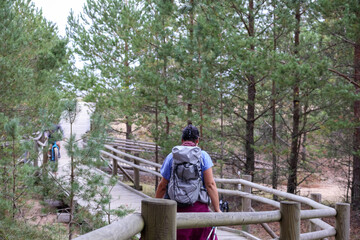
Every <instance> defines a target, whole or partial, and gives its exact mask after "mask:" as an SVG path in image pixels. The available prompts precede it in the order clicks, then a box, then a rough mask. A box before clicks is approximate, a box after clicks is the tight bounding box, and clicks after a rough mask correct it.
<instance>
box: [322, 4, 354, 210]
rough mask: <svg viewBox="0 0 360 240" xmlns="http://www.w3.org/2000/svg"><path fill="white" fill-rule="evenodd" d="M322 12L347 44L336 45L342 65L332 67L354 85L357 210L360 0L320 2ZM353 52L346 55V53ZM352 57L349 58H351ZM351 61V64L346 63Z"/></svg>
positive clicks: (330, 28) (329, 27)
mask: <svg viewBox="0 0 360 240" xmlns="http://www.w3.org/2000/svg"><path fill="white" fill-rule="evenodd" d="M319 5H320V7H321V8H320V11H321V12H322V14H323V16H324V18H325V21H324V25H325V27H326V29H325V30H324V32H325V33H327V34H328V35H329V36H331V37H334V38H335V39H336V40H337V41H336V42H337V43H339V44H341V45H342V46H343V47H342V48H339V47H336V48H335V51H333V52H332V54H335V55H333V56H334V63H335V62H336V59H337V58H338V57H341V60H342V61H339V62H340V64H338V65H337V66H338V67H335V65H334V67H332V68H330V71H331V72H333V73H334V74H335V75H337V76H339V77H341V78H343V80H345V81H348V82H349V83H350V84H351V85H353V87H354V95H355V97H354V98H353V102H352V103H353V106H352V112H353V116H352V123H351V125H350V126H352V127H354V130H353V131H354V132H353V179H352V192H351V203H352V207H353V208H354V209H360V154H359V151H360V147H359V146H360V128H359V127H358V126H359V124H360V122H359V118H360V101H359V91H360V90H359V89H360V24H359V22H360V3H359V2H358V1H353V0H349V1H327V0H322V1H320V2H319ZM345 52H347V53H349V54H348V55H345V54H343V53H345ZM349 56H350V57H351V59H349V58H348V57H349ZM347 62H348V64H346V63H347Z"/></svg>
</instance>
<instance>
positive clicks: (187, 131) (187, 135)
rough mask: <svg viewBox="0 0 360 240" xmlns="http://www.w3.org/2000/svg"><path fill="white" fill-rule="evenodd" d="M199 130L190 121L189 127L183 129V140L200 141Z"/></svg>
mask: <svg viewBox="0 0 360 240" xmlns="http://www.w3.org/2000/svg"><path fill="white" fill-rule="evenodd" d="M199 135H200V134H199V130H198V129H197V128H196V127H195V126H193V125H192V122H191V121H190V120H188V125H187V126H186V127H185V128H184V129H183V132H182V140H183V141H192V142H195V141H196V140H198V139H199Z"/></svg>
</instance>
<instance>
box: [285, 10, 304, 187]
mask: <svg viewBox="0 0 360 240" xmlns="http://www.w3.org/2000/svg"><path fill="white" fill-rule="evenodd" d="M295 18H296V27H295V36H294V47H295V51H294V54H295V57H296V56H297V55H298V53H299V51H298V47H299V44H300V19H301V15H300V3H298V5H297V6H296V12H295ZM299 83H300V77H299V76H298V75H296V76H295V83H294V87H293V126H292V134H291V153H290V161H289V178H288V183H287V192H289V193H295V192H296V186H297V168H298V160H299V138H300V136H299V135H300V134H299V125H300V99H299V92H300V88H299Z"/></svg>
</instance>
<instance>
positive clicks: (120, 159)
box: [100, 150, 162, 177]
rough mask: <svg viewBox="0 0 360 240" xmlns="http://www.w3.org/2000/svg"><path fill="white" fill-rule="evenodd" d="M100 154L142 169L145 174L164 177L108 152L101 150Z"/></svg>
mask: <svg viewBox="0 0 360 240" xmlns="http://www.w3.org/2000/svg"><path fill="white" fill-rule="evenodd" d="M100 153H101V154H104V155H107V156H109V157H111V158H113V159H116V160H117V161H119V162H122V163H126V164H128V165H130V166H132V167H133V168H137V169H140V170H142V171H144V172H148V173H152V174H154V175H156V176H159V177H162V175H161V174H160V173H158V172H155V171H153V170H150V169H147V168H144V167H141V166H139V165H136V164H134V163H132V162H129V161H126V160H125V159H122V158H119V157H117V156H114V155H113V154H111V153H108V152H106V151H103V150H100Z"/></svg>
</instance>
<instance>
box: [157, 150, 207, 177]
mask: <svg viewBox="0 0 360 240" xmlns="http://www.w3.org/2000/svg"><path fill="white" fill-rule="evenodd" d="M201 160H202V163H201V173H203V172H204V171H205V170H207V169H209V168H211V167H212V166H214V164H213V162H212V160H211V158H210V156H209V154H208V153H207V152H205V151H201ZM172 162H173V155H172V153H170V154H169V155H167V157H166V158H165V160H164V163H163V165H162V166H161V168H160V173H161V175H162V176H163V177H164V178H165V179H166V180H168V181H170V175H171V169H172ZM201 178H202V180H203V181H204V176H203V174H201Z"/></svg>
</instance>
